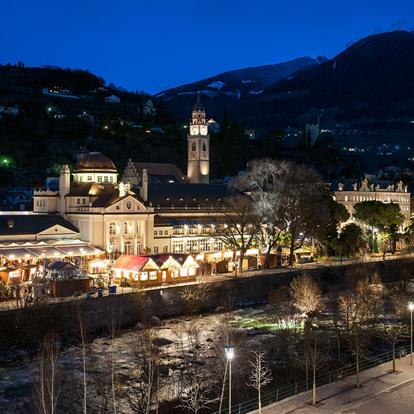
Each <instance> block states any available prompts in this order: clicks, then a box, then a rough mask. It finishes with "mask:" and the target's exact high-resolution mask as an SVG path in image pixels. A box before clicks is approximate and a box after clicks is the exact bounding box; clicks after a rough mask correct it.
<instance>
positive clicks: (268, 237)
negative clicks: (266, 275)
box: [245, 158, 284, 268]
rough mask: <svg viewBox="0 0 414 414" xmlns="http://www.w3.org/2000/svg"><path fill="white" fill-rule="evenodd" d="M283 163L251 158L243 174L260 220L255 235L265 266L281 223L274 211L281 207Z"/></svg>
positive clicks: (277, 238) (267, 263)
mask: <svg viewBox="0 0 414 414" xmlns="http://www.w3.org/2000/svg"><path fill="white" fill-rule="evenodd" d="M283 168H284V164H283V163H280V162H279V161H275V160H272V159H269V158H263V159H258V160H253V161H252V162H251V163H249V165H248V171H247V174H246V176H245V181H246V187H248V188H249V194H250V197H251V198H252V200H253V206H254V209H255V211H256V214H257V216H258V217H259V218H260V220H261V226H260V228H259V231H258V234H257V237H258V239H259V241H260V244H261V245H262V246H264V248H265V263H264V265H265V267H266V268H268V267H269V259H270V253H271V251H272V250H273V249H274V248H275V246H276V244H277V243H278V241H279V239H280V235H281V232H282V228H283V223H282V222H281V221H280V217H279V216H278V214H276V212H277V211H278V210H279V208H280V207H281V201H282V200H281V197H280V190H281V180H280V176H281V174H282V173H283V172H282V170H283Z"/></svg>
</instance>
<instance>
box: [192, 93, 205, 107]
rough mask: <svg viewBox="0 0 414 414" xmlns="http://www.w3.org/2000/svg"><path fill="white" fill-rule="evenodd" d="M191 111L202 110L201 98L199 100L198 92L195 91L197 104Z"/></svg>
mask: <svg viewBox="0 0 414 414" xmlns="http://www.w3.org/2000/svg"><path fill="white" fill-rule="evenodd" d="M193 109H201V110H203V109H204V106H203V104H202V103H201V98H200V91H197V102H196V104H195V105H194V107H193Z"/></svg>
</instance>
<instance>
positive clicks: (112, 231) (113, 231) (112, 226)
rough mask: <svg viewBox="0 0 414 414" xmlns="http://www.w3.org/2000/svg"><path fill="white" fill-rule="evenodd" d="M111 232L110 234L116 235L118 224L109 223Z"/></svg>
mask: <svg viewBox="0 0 414 414" xmlns="http://www.w3.org/2000/svg"><path fill="white" fill-rule="evenodd" d="M109 234H110V235H111V236H113V235H115V234H116V224H115V223H111V224H110V225H109Z"/></svg>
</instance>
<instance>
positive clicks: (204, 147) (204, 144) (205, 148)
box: [203, 142, 207, 152]
mask: <svg viewBox="0 0 414 414" xmlns="http://www.w3.org/2000/svg"><path fill="white" fill-rule="evenodd" d="M203 151H204V152H206V151H207V145H206V143H205V142H203Z"/></svg>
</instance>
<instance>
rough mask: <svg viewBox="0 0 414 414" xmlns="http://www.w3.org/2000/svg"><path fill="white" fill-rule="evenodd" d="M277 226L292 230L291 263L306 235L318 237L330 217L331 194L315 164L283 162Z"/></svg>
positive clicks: (288, 231)
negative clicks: (311, 166) (314, 167)
mask: <svg viewBox="0 0 414 414" xmlns="http://www.w3.org/2000/svg"><path fill="white" fill-rule="evenodd" d="M278 196H279V200H278V209H277V210H276V211H275V214H276V216H277V217H278V220H279V226H278V228H279V229H280V230H282V231H284V232H286V233H287V234H289V265H292V264H293V259H294V251H295V250H296V249H299V248H300V247H302V246H303V244H304V242H305V240H306V239H307V238H312V237H316V238H318V237H319V235H320V234H321V232H323V230H324V229H325V228H326V227H327V225H328V223H329V221H330V212H329V202H330V201H331V196H330V195H329V193H328V191H327V189H326V186H325V184H324V182H323V180H322V179H321V177H320V176H319V175H318V174H317V173H316V172H315V170H313V169H312V168H309V167H306V166H304V165H300V164H295V163H293V162H286V161H284V162H281V163H280V173H279V188H278Z"/></svg>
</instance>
